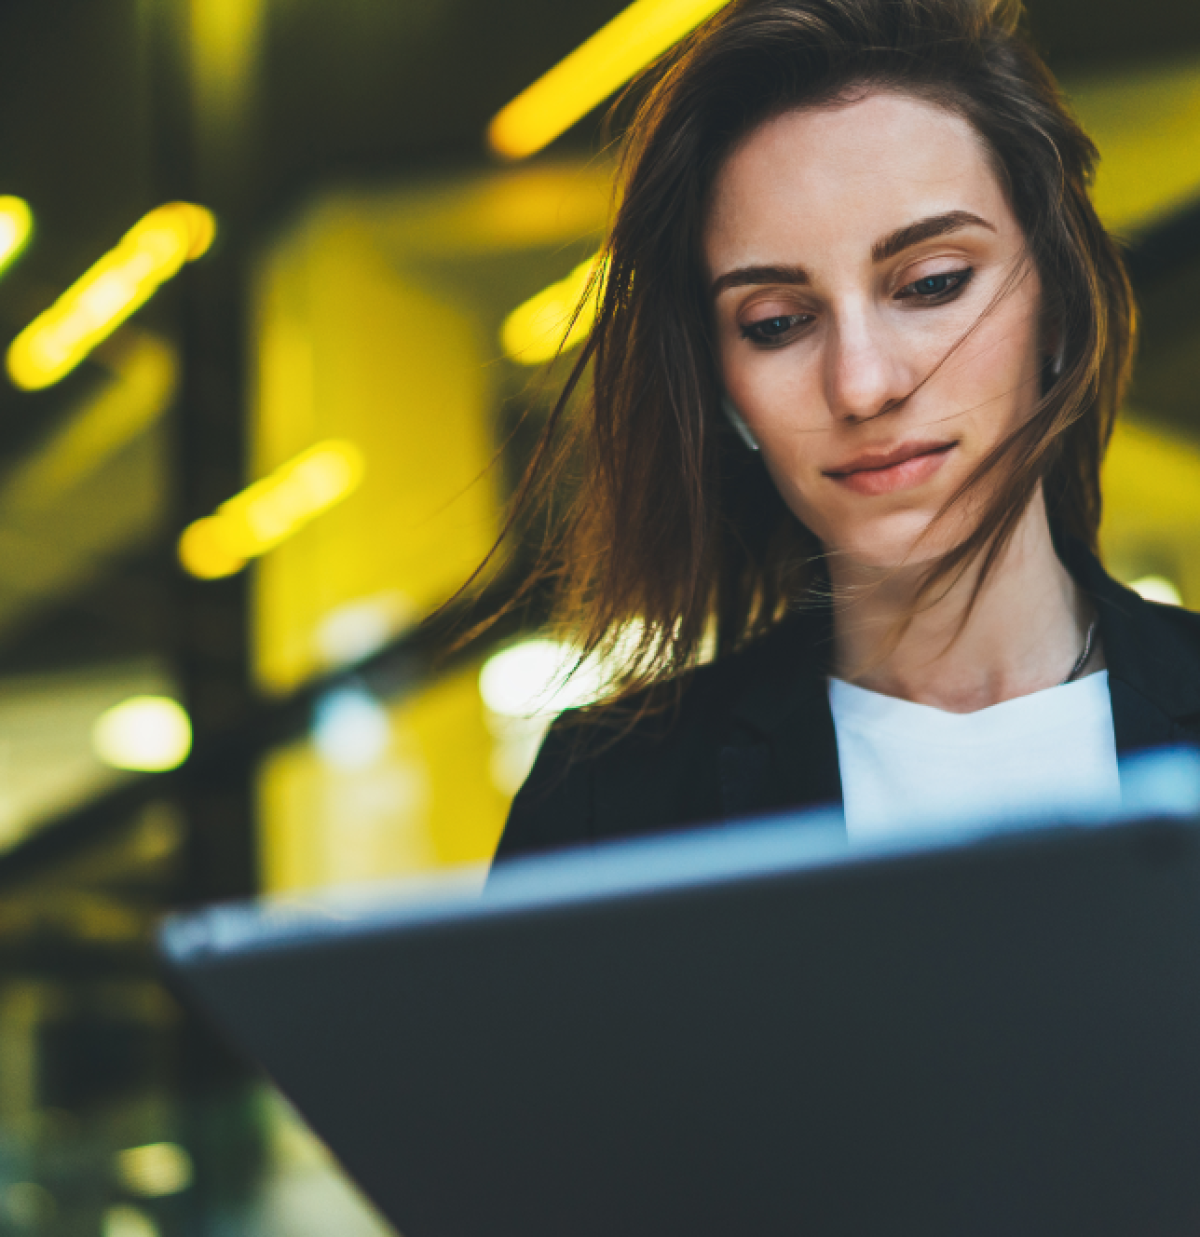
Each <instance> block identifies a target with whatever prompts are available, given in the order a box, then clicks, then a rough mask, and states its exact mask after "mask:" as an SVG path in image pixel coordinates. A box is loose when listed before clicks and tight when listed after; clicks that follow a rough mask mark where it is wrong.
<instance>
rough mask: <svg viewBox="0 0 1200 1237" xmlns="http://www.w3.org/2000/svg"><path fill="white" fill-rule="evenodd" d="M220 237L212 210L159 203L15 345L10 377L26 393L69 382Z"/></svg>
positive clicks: (10, 348)
mask: <svg viewBox="0 0 1200 1237" xmlns="http://www.w3.org/2000/svg"><path fill="white" fill-rule="evenodd" d="M215 236H216V220H215V218H214V217H213V214H212V212H211V211H209V210H206V209H205V208H204V207H202V206H195V205H193V204H192V203H190V202H170V203H168V204H167V205H165V206H159V207H157V208H156V209H155V210H152V211H151V212H150V213H149V214H148V215H146V216H145V218H143V219H142V220H140V221H139V222H138V223H137V224H135V225H134V226H133V227H132V228H131V229H130V230H129V231H128V232H127V233H126V234H125V236H124V237H123V238H122V239H121V241H120V243H119V244H118V245H117V247H116V248H115V249H113V250H111V251H110V252H108V253H107V254H105V255H104V257H102V258H101V259H100V261H99V262H97V263H96V264H95V265H94V266H93V267H92V268H91V269H90V270H88V271H86V272H85V273H84V274H83V275H82V276H80V278H79V279H78V280H76V282H75V283H74V284H72V285H71V287H69V288H68V289H67V290H66V292H64V293H63V294H62V296H60V297H59V298H58V300H57V301H55V302H54V304H53V305H51V306H50V308H49V309H47V310H46V311H45V312H44V313H42V314H40V315H39V316H38V317H37V318H35V319H34V320H33V321H32V322H31V323H30V324H29V325H28V326H27V327H26V328H25V329H24V330H23V331H22V332H21V333H20V334H19V335H18V336H17V337H16V339H14V340H13V342H12V345H11V346H10V347H9V350H8V373H9V377H10V378H11V379H12V381H13V383H14V384H15V385H16V386H18V387H20V388H21V389H22V390H25V391H36V390H40V389H41V388H43V387H48V386H51V385H53V384H54V383H55V382H58V381H59V380H60V379H61V378H64V377H66V375H67V374H69V373H70V372H71V370H73V369H74V368H75V367H76V366H77V365H78V364H79V363H80V362H81V361H82V360H83V359H84V358H85V357H86V356H87V355H88V353H89V352H91V351H92V349H93V348H95V347H96V345H97V344H99V343H100V342H101V341H102V340H104V339H107V338H108V336H109V335H111V334H112V333H113V331H115V330H116V329H117V327H118V326H120V325H121V323H122V322H124V321H125V320H126V319H127V318H128V317H129V316H130V315H131V314H132V313H134V312H135V311H136V310H137V309H138V308H140V307H141V306H142V305H144V304H145V303H146V301H148V300H149V299H150V297H151V296H153V295H154V293H155V292H156V291H157V290H158V288H159V287H160V286H161V285H162V284H163V283H165V282H166V280H168V279H170V278H171V277H172V276H173V275H174V274H176V272H178V270H179V268H180V267H181V266H183V264H184V263H185V262H190V261H193V260H194V259H195V258H198V257H200V255H201V254H203V253H204V252H205V251H206V250H207V249H208V248H209V246H210V245H211V244H212V242H213V239H214V237H215Z"/></svg>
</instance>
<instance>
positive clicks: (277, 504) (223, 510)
mask: <svg viewBox="0 0 1200 1237" xmlns="http://www.w3.org/2000/svg"><path fill="white" fill-rule="evenodd" d="M363 469H364V461H363V456H362V452H361V451H360V450H359V449H358V447H356V446H355V445H354V443H352V442H346V441H345V440H343V439H330V440H328V441H326V442H321V443H318V444H317V445H316V446H315V447H310V448H309V449H308V450H307V451H305V452H303V453H302V454H300V455H298V456H296V458H295V459H293V460H289V461H288V462H287V463H286V464H284V465H282V466H281V467H279V468H277V469H276V470H275V471H274V472H273V473H271V475H270V476H269V477H264V478H263V479H262V480H261V481H256V482H255V483H254V484H253V485H252V486H250V487H249V488H248V489H245V490H243V491H242V492H241V493H240V494H236V495H234V497H233V498H231V499H229V500H228V502H224V503H222V504H221V505H220V507H218V508H217V510H216V512H215V514H213V515H210V516H205V517H204V519H202V520H196V521H195V522H194V523H193V524H189V525H188V527H187V528H186V529H184V531H183V535H182V536H181V537H180V539H179V561H180V563H182V565H183V568H184V570H185V571H187V572H189V573H190V574H191V575H193V576H196V577H197V578H199V579H201V580H215V579H219V578H220V577H221V576H230V575H233V574H234V573H235V572H238V571H240V570H241V569H242V568H243V567H244V566H245V565H246V564H247V562H249V561H250V559H252V558H257V557H258V556H259V555H260V554H265V553H266V552H267V551H268V550H271V549H274V547H275V546H277V545H279V543H280V542H281V541H284V540H285V539H286V538H288V537H290V536H291V535H292V534H293V533H295V532H298V531H299V530H300V529H301V528H303V527H304V525H305V524H307V523H309V521H310V520H313V519H315V518H316V517H317V516H319V515H320V514H321V513H322V512H325V511H328V510H329V508H330V507H333V506H335V505H336V504H337V503H339V502H341V501H342V499H343V498H345V497H347V495H349V494H350V493H351V492H352V491H353V490H355V489H356V488H357V487H358V484H359V482H360V481H361V480H362V475H363Z"/></svg>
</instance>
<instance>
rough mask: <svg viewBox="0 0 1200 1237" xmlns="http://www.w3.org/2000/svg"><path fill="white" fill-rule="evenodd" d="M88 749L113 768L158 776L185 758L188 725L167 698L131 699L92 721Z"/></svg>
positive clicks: (189, 733) (188, 743) (188, 745)
mask: <svg viewBox="0 0 1200 1237" xmlns="http://www.w3.org/2000/svg"><path fill="white" fill-rule="evenodd" d="M92 746H93V747H94V748H95V750H96V755H97V756H99V757H100V759H101V760H102V761H104V763H105V764H106V765H111V766H112V767H113V768H114V769H135V770H137V771H138V772H140V773H161V772H162V771H163V770H164V769H174V768H176V767H177V766H179V765H181V764H183V762H184V761H185V760H186V759H187V758H188V753H189V752H191V750H192V723H191V720H190V719H189V718H188V715H187V713H186V711H185V710H184V708H183V706H182V705H181V704H179V703H178V701H175V700H172V699H171V698H170V697H169V696H131V697H130V698H129V699H128V700H123V701H122V702H121V703H120V704H117V705H113V707H112V708H111V709H107V710H106V711H105V712H103V713H101V714H100V716H99V717H98V718H97V719H96V723H95V725H94V726H93V727H92Z"/></svg>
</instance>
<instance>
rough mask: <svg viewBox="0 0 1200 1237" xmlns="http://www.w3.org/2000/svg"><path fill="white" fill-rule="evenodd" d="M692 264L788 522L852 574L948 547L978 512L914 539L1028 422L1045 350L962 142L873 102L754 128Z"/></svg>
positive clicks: (718, 189) (920, 109)
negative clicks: (701, 276) (791, 517)
mask: <svg viewBox="0 0 1200 1237" xmlns="http://www.w3.org/2000/svg"><path fill="white" fill-rule="evenodd" d="M705 258H706V261H707V266H708V276H709V281H710V284H711V288H712V296H713V307H714V315H715V322H716V330H717V338H718V339H719V348H720V366H721V372H722V374H723V376H724V382H725V388H726V391H727V393H728V395H729V398H730V399H731V401H732V402H733V404H734V405H735V407H736V408H737V410H738V411H739V412H740V413H741V415H742V418H743V419H744V420H745V421H746V423H747V424H748V426H749V427H750V430H751V432H752V433H753V435H754V437H755V438H756V439H757V440H758V442H759V444H760V445H761V448H762V453H763V458H764V460H765V462H766V465H767V468H768V470H769V471H770V473H771V476H772V477H773V478H774V481H775V484H776V485H777V486H778V487H779V490H780V493H781V494H782V495H783V497H784V500H785V501H786V502H787V504H788V506H789V507H790V508H791V509H792V511H793V512H794V513H795V514H796V515H797V516H798V517H799V518H800V519H801V520H802V521H803V522H804V523H805V524H806V525H807V526H808V528H809V529H811V531H812V532H813V533H815V534H816V535H817V537H818V538H820V540H821V542H822V543H823V544H824V546H825V547H826V549H827V550H831V551H834V552H836V553H837V554H838V555H839V556H844V557H846V558H848V559H849V560H850V561H851V562H855V563H859V564H861V565H864V566H880V567H894V566H899V565H901V564H903V563H910V564H912V563H919V562H925V561H928V560H929V559H931V558H933V557H936V556H937V555H939V554H941V553H944V552H945V551H946V550H947V549H949V548H951V546H952V545H953V544H955V543H956V542H957V541H958V540H959V539H961V537H962V536H963V534H964V531H965V529H966V528H968V527H970V524H964V522H963V521H964V520H969V519H970V516H971V513H972V512H973V511H974V510H976V509H977V508H976V505H975V504H977V502H978V500H977V499H976V500H974V502H968V503H966V504H965V505H964V506H963V508H962V509H961V512H960V513H959V514H958V515H956V516H954V517H952V518H950V519H947V520H946V521H944V522H943V523H942V524H940V525H938V526H937V527H935V528H934V529H932V530H931V532H930V535H929V536H928V537H926V538H925V539H923V540H922V541H921V543H920V545H919V546H918V545H916V542H917V539H918V538H919V537H920V535H921V533H923V532H924V531H925V530H926V528H927V527H928V526H929V524H930V522H931V520H932V519H933V518H934V516H935V515H936V514H937V512H938V511H939V510H940V509H941V507H942V505H943V504H944V503H945V502H946V500H947V499H949V498H950V497H951V496H952V495H953V494H954V493H955V491H956V490H957V489H958V487H959V486H960V485H961V484H962V482H963V481H964V480H965V479H966V478H967V477H968V476H969V475H970V474H971V472H972V470H973V469H974V468H975V466H976V465H977V464H979V462H980V461H981V460H983V459H984V458H985V457H986V456H987V455H988V453H989V452H990V451H991V450H992V448H994V447H995V446H996V445H997V444H998V443H999V442H1000V441H1001V440H1002V439H1003V438H1005V437H1006V436H1007V435H1008V434H1009V433H1010V432H1011V431H1012V430H1014V429H1015V428H1016V427H1017V426H1019V425H1020V424H1021V423H1022V422H1023V421H1025V420H1026V419H1027V418H1028V417H1029V415H1030V414H1031V412H1032V410H1033V408H1034V405H1035V403H1036V401H1037V397H1038V393H1039V375H1040V371H1041V363H1042V352H1043V348H1044V344H1043V341H1041V340H1040V339H1039V334H1040V332H1039V303H1040V290H1039V284H1038V279H1037V275H1036V272H1035V271H1034V269H1033V266H1032V263H1030V262H1028V261H1026V247H1025V238H1024V236H1023V235H1022V232H1021V229H1020V227H1019V226H1018V224H1017V221H1016V219H1015V218H1014V216H1013V212H1012V208H1011V207H1010V206H1009V204H1008V200H1007V198H1006V196H1005V194H1004V192H1003V190H1002V189H1001V187H1000V184H999V181H998V180H997V178H996V174H995V172H994V171H993V170H992V167H991V165H990V163H989V161H988V158H987V155H986V153H985V150H984V147H983V145H982V142H981V140H980V139H979V137H978V136H977V134H976V133H975V131H974V129H973V128H972V127H971V126H970V125H969V124H968V123H967V121H965V120H963V119H962V118H960V117H959V116H957V115H955V114H954V113H952V112H949V111H946V110H945V109H944V108H941V107H939V106H937V105H935V104H932V103H927V102H924V101H922V100H920V99H917V98H914V97H912V96H909V95H904V94H899V93H895V92H888V91H876V92H873V93H870V94H867V95H866V96H865V97H863V98H861V99H859V100H858V101H856V102H853V103H849V104H846V105H843V106H838V107H834V108H822V109H818V110H811V111H798V112H790V113H787V114H785V115H783V116H780V117H778V118H777V119H775V120H772V121H769V122H768V123H766V124H764V125H762V126H761V127H760V128H758V129H757V130H755V131H754V132H753V133H751V135H750V136H749V137H748V138H747V139H746V140H745V141H743V142H742V143H741V145H740V146H738V147H737V149H736V150H735V151H734V153H733V154H732V155H731V156H730V158H729V159H728V160H727V162H726V163H725V165H724V167H723V168H722V170H721V172H720V174H719V175H718V177H717V180H716V183H715V186H714V192H713V198H712V206H711V212H710V215H709V218H708V220H707V226H706V232H705ZM1014 272H1015V273H1016V279H1015V281H1013V276H1014ZM1010 281H1013V282H1012V286H1011V287H1010V288H1009V289H1008V290H1007V291H1006V292H1005V291H1004V289H1005V287H1006V284H1008V283H1009V282H1010ZM997 297H999V300H998V301H997ZM956 345H957V346H956Z"/></svg>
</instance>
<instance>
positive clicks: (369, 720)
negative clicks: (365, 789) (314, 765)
mask: <svg viewBox="0 0 1200 1237" xmlns="http://www.w3.org/2000/svg"><path fill="white" fill-rule="evenodd" d="M391 737H392V728H391V723H390V722H389V721H388V715H387V710H386V709H385V708H384V707H383V705H381V704H380V703H379V701H378V700H376V699H375V697H374V696H372V695H371V693H370V692H368V691H364V690H363V689H362V688H359V687H344V688H339V689H338V690H336V691H332V692H329V693H328V695H326V696H323V697H322V698H321V699H320V700H319V701H318V702H317V707H316V710H315V712H314V715H313V727H312V740H313V746H314V747H316V749H317V752H318V753H319V754H320V756H321V759H322V760H324V761H325V762H326V763H327V764H331V765H333V766H334V767H335V768H338V769H365V768H367V767H368V766H369V765H373V764H374V763H375V762H376V761H377V760H378V759H379V758H380V756H382V755H383V753H384V752H385V751H386V750H387V747H388V744H389V743H390V742H391Z"/></svg>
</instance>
